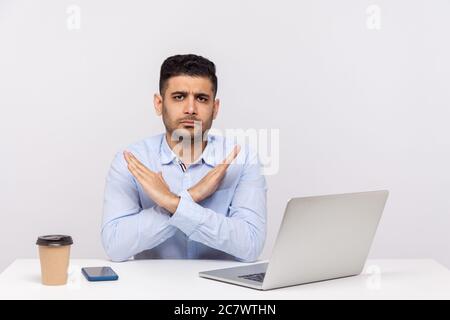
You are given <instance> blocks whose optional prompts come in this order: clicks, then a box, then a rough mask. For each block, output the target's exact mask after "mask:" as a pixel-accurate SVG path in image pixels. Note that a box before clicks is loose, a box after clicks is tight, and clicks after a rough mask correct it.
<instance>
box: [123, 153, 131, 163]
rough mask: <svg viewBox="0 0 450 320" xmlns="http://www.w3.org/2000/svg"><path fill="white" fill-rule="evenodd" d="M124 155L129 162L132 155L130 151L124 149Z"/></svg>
mask: <svg viewBox="0 0 450 320" xmlns="http://www.w3.org/2000/svg"><path fill="white" fill-rule="evenodd" d="M123 157H124V158H125V161H126V162H127V163H130V156H129V152H128V151H126V150H125V151H124V152H123Z"/></svg>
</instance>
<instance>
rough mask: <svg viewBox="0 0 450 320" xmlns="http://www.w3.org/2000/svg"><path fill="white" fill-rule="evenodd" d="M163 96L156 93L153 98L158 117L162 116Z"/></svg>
mask: <svg viewBox="0 0 450 320" xmlns="http://www.w3.org/2000/svg"><path fill="white" fill-rule="evenodd" d="M162 100H163V99H162V96H161V95H160V94H157V93H155V95H154V96H153V105H154V106H155V112H156V114H157V115H158V116H160V115H161V114H162Z"/></svg>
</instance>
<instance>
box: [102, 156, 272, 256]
mask: <svg viewBox="0 0 450 320" xmlns="http://www.w3.org/2000/svg"><path fill="white" fill-rule="evenodd" d="M239 151H240V150H239V148H235V149H234V150H233V151H232V152H231V153H230V155H229V156H228V157H227V158H226V159H225V160H224V161H223V162H222V163H221V164H219V165H218V166H216V167H215V168H213V169H212V170H211V171H210V172H208V174H207V175H206V176H205V177H203V178H202V179H201V180H200V181H199V182H198V183H197V184H196V185H194V186H193V187H192V188H190V189H188V190H183V191H182V192H180V193H179V194H174V193H172V192H171V191H170V189H169V187H168V186H167V183H166V182H165V181H164V179H163V177H162V175H161V174H160V173H157V172H153V171H151V170H150V169H148V168H146V167H145V166H144V165H143V164H142V163H141V162H140V161H139V160H138V159H137V158H136V157H134V156H133V155H132V154H130V153H127V152H125V153H124V154H123V155H122V154H117V155H116V158H115V160H114V161H113V165H112V167H111V170H110V172H109V174H108V177H107V183H106V189H105V202H104V218H103V226H102V241H103V245H104V248H105V250H106V252H107V254H108V255H109V257H110V258H111V259H112V260H114V261H124V260H127V259H128V258H130V257H132V256H133V255H135V254H137V253H139V252H141V251H144V250H148V249H151V248H153V247H155V246H157V245H159V244H160V243H162V242H163V241H165V240H166V239H168V238H170V237H171V236H173V235H174V234H175V232H176V231H177V230H181V231H182V232H184V233H185V234H186V235H187V236H188V237H189V238H190V239H191V240H194V241H198V242H200V243H203V244H205V245H207V246H209V247H211V248H215V249H217V250H221V251H224V252H226V253H228V254H231V255H233V256H235V257H236V258H237V259H238V260H240V261H246V262H250V261H254V260H256V259H257V257H258V256H259V254H260V252H261V251H262V248H263V245H264V242H265V236H266V185H265V179H264V177H263V176H261V175H260V173H259V167H258V166H257V165H249V166H246V167H245V168H244V169H243V173H242V176H241V178H240V181H239V183H238V185H237V187H236V190H235V193H234V196H233V200H232V202H231V205H230V207H229V214H228V215H227V216H225V215H223V214H220V213H217V212H214V211H213V210H211V209H209V208H205V207H202V206H201V205H200V204H199V203H198V202H200V201H202V200H203V199H206V198H207V197H209V196H210V195H212V194H213V193H214V192H215V191H216V189H217V187H218V186H219V185H220V181H221V180H222V179H223V177H224V175H225V173H226V170H227V168H228V166H229V165H230V163H231V162H232V161H233V160H234V159H235V158H236V156H237V154H238V152H239ZM123 159H125V160H126V166H125V165H124V161H123ZM127 170H128V172H127ZM129 173H131V174H132V175H133V176H134V177H135V178H136V180H137V182H138V183H139V184H140V185H141V186H142V189H143V190H144V191H145V192H146V194H147V195H148V196H149V197H150V198H151V199H152V200H153V201H154V202H155V204H156V205H155V206H154V207H151V208H146V209H142V208H140V206H139V199H138V192H137V185H136V183H135V182H134V181H133V180H130V178H129V177H130V175H129Z"/></svg>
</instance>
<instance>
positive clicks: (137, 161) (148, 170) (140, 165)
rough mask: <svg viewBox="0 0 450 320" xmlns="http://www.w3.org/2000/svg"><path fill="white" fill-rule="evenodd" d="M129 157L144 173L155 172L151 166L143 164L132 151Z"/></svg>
mask: <svg viewBox="0 0 450 320" xmlns="http://www.w3.org/2000/svg"><path fill="white" fill-rule="evenodd" d="M129 159H130V162H131V163H133V164H134V165H135V166H136V168H137V169H138V170H140V171H142V172H143V173H153V174H154V173H155V172H153V171H152V170H150V169H149V168H147V167H146V166H145V165H143V164H142V163H141V162H140V161H139V160H138V159H137V158H136V157H135V156H134V154H132V153H131V152H129Z"/></svg>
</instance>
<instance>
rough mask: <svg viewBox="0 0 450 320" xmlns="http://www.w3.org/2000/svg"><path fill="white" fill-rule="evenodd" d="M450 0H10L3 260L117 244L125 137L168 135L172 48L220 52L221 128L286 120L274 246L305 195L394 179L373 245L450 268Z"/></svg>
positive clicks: (1, 171) (3, 104)
mask: <svg viewBox="0 0 450 320" xmlns="http://www.w3.org/2000/svg"><path fill="white" fill-rule="evenodd" d="M449 15H450V2H449V1H445V0H433V1H425V0H414V1H407V0H390V1H387V0H386V1H375V0H373V1H366V0H363V1H361V0H353V1H350V0H343V1H331V0H329V1H324V0H320V1H318V0H304V1H261V0H258V1H256V0H253V1H237V0H233V1H220V2H219V1H214V2H211V1H206V0H203V1H199V0H191V1H182V0H178V1H106V0H101V1H98V0H97V1H87V0H83V1H81V0H80V1H57V0H52V1H50V0H49V1H32V0H27V1H18V0H14V1H13V0H0V108H1V109H0V110H1V117H0V146H1V160H0V177H1V182H2V183H1V184H0V218H1V224H0V248H1V255H0V270H3V269H4V268H5V267H6V266H7V265H8V264H9V263H11V262H12V261H13V260H14V259H16V258H34V257H37V250H36V246H35V241H36V237H37V236H38V235H42V234H48V233H64V234H70V235H72V237H73V238H74V242H75V245H74V246H73V250H72V257H80V258H81V257H83V258H92V257H105V254H104V252H103V249H102V246H101V242H100V223H101V214H102V202H103V190H104V183H105V177H106V173H107V171H108V169H109V166H110V163H111V160H112V158H113V156H114V154H115V152H116V151H118V150H119V149H121V148H123V147H125V146H127V145H129V144H131V143H133V142H136V141H138V140H141V139H143V138H145V137H148V136H151V135H154V134H157V133H160V132H163V130H164V127H163V125H162V121H161V119H160V118H158V117H157V116H156V115H155V113H154V111H153V103H152V97H153V94H154V93H155V92H156V91H157V87H158V79H159V68H160V65H161V63H162V61H163V60H164V59H165V58H166V57H168V56H170V55H173V54H179V53H196V54H200V55H203V56H205V57H207V58H209V59H211V60H212V61H214V62H215V63H216V65H217V69H218V77H219V93H218V94H219V98H220V99H221V105H222V106H221V111H220V114H219V117H218V119H217V121H215V122H214V127H215V128H218V129H222V130H224V129H249V128H252V129H257V130H260V129H267V130H272V129H274V130H279V137H280V141H279V153H278V154H274V155H273V157H276V158H278V159H279V170H277V172H276V173H275V174H271V175H268V176H267V182H268V186H269V192H268V237H267V241H266V246H265V249H264V252H263V254H262V256H261V257H262V258H264V259H265V258H268V257H269V256H270V251H271V248H272V246H273V244H274V240H275V236H276V232H277V230H278V227H279V225H280V222H281V218H282V213H283V211H284V206H285V204H286V201H287V200H288V199H289V198H290V197H293V196H307V195H319V194H327V193H344V192H354V191H366V190H376V189H389V190H390V198H389V200H388V203H387V205H386V209H385V212H384V216H383V218H382V221H381V224H380V226H379V229H378V232H377V236H376V239H375V242H374V244H373V247H372V251H371V254H370V256H371V257H372V258H432V259H436V260H437V261H439V262H441V263H443V264H444V265H446V266H447V267H450V236H449V232H448V230H449V226H450V214H449V213H450V212H449V211H450V197H449V193H450V169H449V165H450V142H449V137H450V127H449V126H448V119H449V111H448V108H449V106H450V90H449V89H450V88H449V76H450V61H449V59H448V57H449V56H450V43H449V41H448V36H449V30H450V19H448V16H449Z"/></svg>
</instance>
